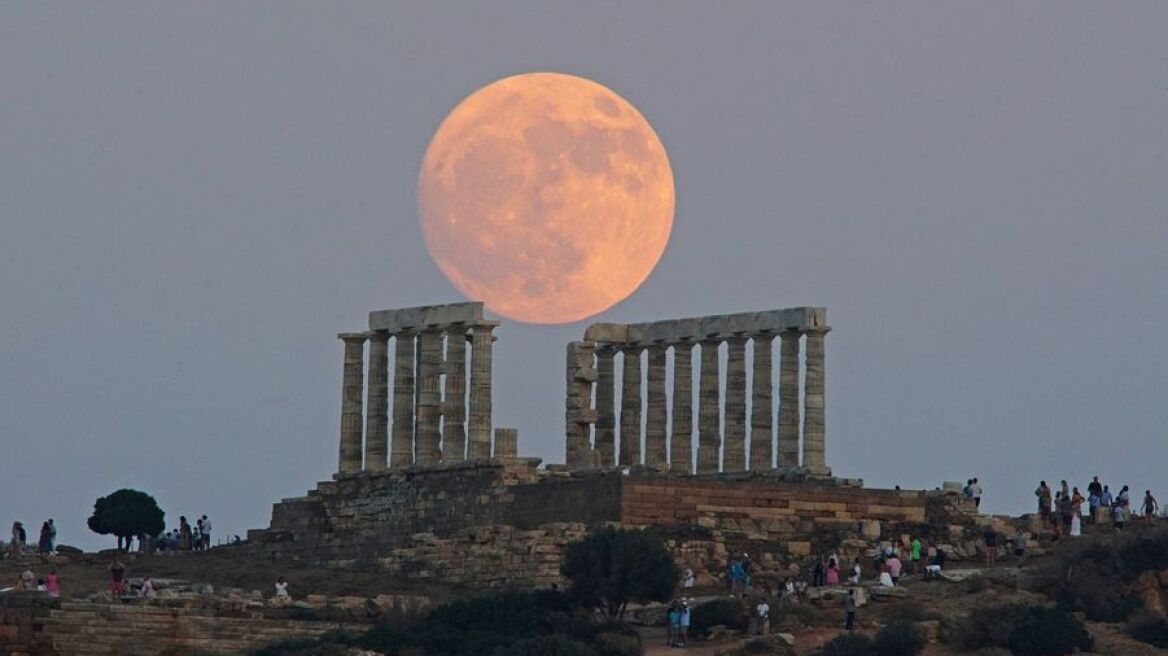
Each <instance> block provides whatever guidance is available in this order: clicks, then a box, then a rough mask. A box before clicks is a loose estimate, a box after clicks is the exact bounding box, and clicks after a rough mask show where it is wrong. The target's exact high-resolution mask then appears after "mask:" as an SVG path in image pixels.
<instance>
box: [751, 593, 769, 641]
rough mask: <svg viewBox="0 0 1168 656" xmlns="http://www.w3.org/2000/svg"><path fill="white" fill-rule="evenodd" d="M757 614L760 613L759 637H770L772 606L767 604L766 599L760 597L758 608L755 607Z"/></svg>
mask: <svg viewBox="0 0 1168 656" xmlns="http://www.w3.org/2000/svg"><path fill="white" fill-rule="evenodd" d="M754 610H755V612H756V613H758V635H760V636H768V635H770V634H771V605H770V604H768V603H767V600H766V597H759V600H758V606H755V609H754Z"/></svg>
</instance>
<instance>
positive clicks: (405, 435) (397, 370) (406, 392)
mask: <svg viewBox="0 0 1168 656" xmlns="http://www.w3.org/2000/svg"><path fill="white" fill-rule="evenodd" d="M393 353H394V355H393V442H392V444H391V445H390V448H391V452H390V465H391V466H392V467H394V468H396V469H402V468H405V467H409V466H410V465H412V464H414V333H413V332H411V331H408V330H403V331H401V332H399V333H397V334H396V335H395V336H394V350H393Z"/></svg>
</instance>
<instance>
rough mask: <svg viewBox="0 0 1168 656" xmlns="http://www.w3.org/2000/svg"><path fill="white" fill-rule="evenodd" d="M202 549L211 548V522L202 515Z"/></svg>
mask: <svg viewBox="0 0 1168 656" xmlns="http://www.w3.org/2000/svg"><path fill="white" fill-rule="evenodd" d="M203 548H204V549H210V548H211V520H209V519H207V516H206V515H203Z"/></svg>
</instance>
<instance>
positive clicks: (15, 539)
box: [9, 522, 24, 558]
mask: <svg viewBox="0 0 1168 656" xmlns="http://www.w3.org/2000/svg"><path fill="white" fill-rule="evenodd" d="M9 551H10V552H11V555H12V557H13V558H18V557H20V554H21V553H23V552H24V525H23V524H21V523H20V522H12V544H11V545H9Z"/></svg>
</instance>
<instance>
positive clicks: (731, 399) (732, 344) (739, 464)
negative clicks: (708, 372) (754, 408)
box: [722, 335, 747, 472]
mask: <svg viewBox="0 0 1168 656" xmlns="http://www.w3.org/2000/svg"><path fill="white" fill-rule="evenodd" d="M746 339H747V338H746V336H745V335H731V336H730V337H728V338H727V339H726V351H727V358H726V445H725V448H724V453H723V456H722V471H727V472H737V471H746Z"/></svg>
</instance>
